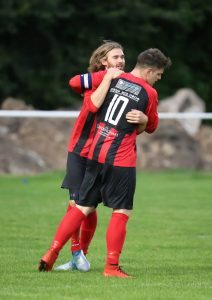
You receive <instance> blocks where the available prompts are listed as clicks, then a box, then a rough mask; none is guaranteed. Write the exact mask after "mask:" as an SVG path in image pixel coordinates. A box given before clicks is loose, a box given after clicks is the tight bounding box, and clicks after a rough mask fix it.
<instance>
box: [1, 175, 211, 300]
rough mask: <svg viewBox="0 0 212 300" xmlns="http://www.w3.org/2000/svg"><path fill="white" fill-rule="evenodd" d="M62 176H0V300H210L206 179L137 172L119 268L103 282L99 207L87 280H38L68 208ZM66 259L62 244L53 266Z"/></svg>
mask: <svg viewBox="0 0 212 300" xmlns="http://www.w3.org/2000/svg"><path fill="white" fill-rule="evenodd" d="M62 177H63V174H62V173H57V172H56V173H52V174H45V175H39V176H33V177H28V178H24V177H13V176H1V177H0V224H1V230H0V241H1V245H0V254H1V260H0V299H45V300H48V299H62V300H63V299H64V300H65V299H74V300H91V299H93V300H106V299H107V300H109V299H110V300H111V299H112V300H113V299H118V300H119V299H120V300H125V299H126V300H129V299H132V300H137V299H139V300H140V299H145V300H150V299H151V300H157V299H161V300H165V299H183V300H184V299H185V300H187V299H189V300H190V299H191V300H203V299H212V173H201V172H188V171H176V172H163V173H156V172H155V173H154V172H152V173H146V172H144V173H141V174H140V173H139V174H138V177H137V189H136V195H135V207H134V212H133V215H132V217H131V220H130V221H129V223H128V233H127V239H126V242H125V246H124V249H123V253H122V256H121V265H123V266H124V269H125V270H126V271H127V272H128V273H130V274H132V275H134V276H135V279H132V280H126V279H118V278H104V277H103V276H101V273H102V270H103V266H104V262H105V255H106V253H105V252H106V251H105V231H106V228H107V224H108V221H109V217H110V210H109V209H108V208H104V207H102V206H100V207H99V209H98V211H99V222H98V228H97V231H96V234H95V237H94V240H93V243H92V245H91V247H90V252H89V255H88V258H89V260H90V262H91V265H92V271H91V272H88V273H79V272H77V271H75V272H68V273H66V272H62V273H60V272H50V273H39V272H38V271H37V264H38V261H39V259H40V257H41V256H42V255H43V254H44V252H45V251H46V250H47V248H48V247H49V245H50V242H51V241H52V238H53V235H54V232H55V230H56V227H57V225H58V223H59V221H60V219H61V217H62V215H63V214H64V211H65V210H66V206H67V193H66V191H65V190H62V189H60V188H59V186H60V182H61V180H62ZM68 258H69V245H67V246H65V247H64V249H63V250H62V252H61V254H60V257H59V259H58V261H57V264H60V263H63V262H66V261H67V259H68Z"/></svg>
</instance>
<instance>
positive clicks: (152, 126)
mask: <svg viewBox="0 0 212 300" xmlns="http://www.w3.org/2000/svg"><path fill="white" fill-rule="evenodd" d="M157 106H158V94H157V91H156V90H155V89H152V90H151V92H149V101H148V105H147V108H146V111H145V114H146V115H147V117H148V122H147V126H146V129H145V131H146V132H147V133H152V132H154V131H155V130H156V129H157V127H158V112H157Z"/></svg>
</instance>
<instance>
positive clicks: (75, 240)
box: [66, 204, 81, 252]
mask: <svg viewBox="0 0 212 300" xmlns="http://www.w3.org/2000/svg"><path fill="white" fill-rule="evenodd" d="M73 207H75V206H72V205H70V204H68V207H67V211H66V212H67V213H68V212H69V211H70V210H71V209H72V208H73ZM70 241H71V252H75V251H78V250H81V245H80V228H78V229H77V230H76V231H75V232H74V233H73V234H72V237H71V239H70Z"/></svg>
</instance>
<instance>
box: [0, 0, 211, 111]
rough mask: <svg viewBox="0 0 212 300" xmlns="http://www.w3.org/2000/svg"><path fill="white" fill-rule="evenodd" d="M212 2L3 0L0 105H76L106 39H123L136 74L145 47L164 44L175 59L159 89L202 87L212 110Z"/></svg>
mask: <svg viewBox="0 0 212 300" xmlns="http://www.w3.org/2000/svg"><path fill="white" fill-rule="evenodd" d="M211 14H212V2H211V1H209V0H206V1H204V2H203V1H200V0H178V1H174V0H169V1H165V0H157V1H153V0H143V1H140V0H131V1H127V0H117V1H113V2H112V1H104V2H99V1H97V0H90V1H76V0H72V1H68V0H46V1H41V0H31V1H28V0H7V1H6V0H1V4H0V38H1V45H0V54H1V55H0V70H1V77H0V86H1V89H0V101H3V100H4V99H5V98H6V97H8V96H14V97H18V98H22V99H24V100H25V101H26V102H27V103H31V104H32V105H34V106H35V107H36V108H40V109H54V108H57V107H73V106H74V105H76V104H75V103H76V99H79V98H77V97H76V96H75V95H73V93H71V91H70V90H69V88H68V80H69V78H70V77H71V76H72V75H74V74H76V73H81V72H85V71H86V69H87V65H88V59H89V57H90V55H91V52H92V51H93V50H94V49H95V48H96V47H98V46H99V44H100V42H101V41H102V39H113V40H116V41H118V42H120V43H121V44H122V45H123V46H124V48H125V52H126V61H127V67H126V70H127V71H128V70H130V69H131V68H132V67H133V66H134V64H135V62H136V57H137V55H138V54H139V52H141V51H142V50H144V49H146V48H149V47H158V48H160V49H161V50H162V51H163V52H164V53H165V54H166V55H168V56H170V57H171V59H172V61H173V66H172V68H171V69H170V70H169V71H168V72H166V73H165V75H164V77H165V80H162V81H161V82H160V83H159V84H158V85H157V88H158V90H159V96H160V99H162V98H163V97H166V96H169V95H172V94H173V93H174V92H175V91H176V90H177V89H178V88H181V87H190V88H192V89H194V90H195V91H196V92H197V93H198V94H199V96H200V97H202V98H203V99H204V100H205V101H206V104H207V110H208V111H209V110H210V111H212V101H210V99H211V98H212V82H211V81H212V79H211V77H210V73H209V72H210V55H211V53H212V49H211V48H212V45H211V43H210V41H211V37H212V28H211V26H210V20H211V17H212V16H211Z"/></svg>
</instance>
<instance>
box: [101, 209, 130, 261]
mask: <svg viewBox="0 0 212 300" xmlns="http://www.w3.org/2000/svg"><path fill="white" fill-rule="evenodd" d="M128 219H129V217H128V216H127V215H125V214H122V213H112V216H111V219H110V223H109V225H108V229H107V233H106V242H107V263H106V264H107V265H118V264H119V256H120V254H121V251H122V248H123V245H124V241H125V237H126V225H127V221H128Z"/></svg>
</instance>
